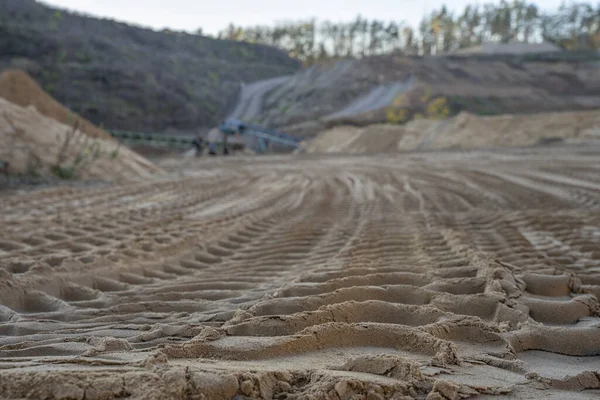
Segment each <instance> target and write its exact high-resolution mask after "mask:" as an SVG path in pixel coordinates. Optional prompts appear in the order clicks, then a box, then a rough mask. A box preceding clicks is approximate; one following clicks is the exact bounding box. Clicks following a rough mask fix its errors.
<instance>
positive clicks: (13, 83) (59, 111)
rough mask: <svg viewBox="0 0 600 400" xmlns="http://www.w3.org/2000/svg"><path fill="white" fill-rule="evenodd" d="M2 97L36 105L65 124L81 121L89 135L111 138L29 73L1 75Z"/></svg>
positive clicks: (0, 88)
mask: <svg viewBox="0 0 600 400" xmlns="http://www.w3.org/2000/svg"><path fill="white" fill-rule="evenodd" d="M0 97H3V98H5V99H6V100H8V101H10V102H11V103H14V104H17V105H20V106H22V107H27V106H34V107H35V108H36V110H38V111H39V112H40V113H41V114H42V115H45V116H46V117H49V118H52V119H54V120H56V121H58V122H61V123H63V124H65V125H72V124H74V123H75V120H78V121H79V128H80V129H81V131H83V132H85V133H86V134H87V135H88V136H91V137H97V138H103V139H110V138H111V136H110V134H108V133H107V132H105V131H103V130H102V129H100V128H98V127H96V126H94V124H92V123H91V122H89V121H87V120H85V119H83V118H81V117H80V116H78V115H76V114H74V113H73V112H72V111H70V110H69V109H67V108H66V107H64V106H63V105H62V104H60V103H59V102H57V101H56V100H54V99H53V98H52V97H51V96H49V95H48V94H47V93H46V92H44V91H43V90H42V88H41V87H40V86H39V85H38V84H37V83H36V82H35V81H34V80H33V79H31V77H30V76H29V75H27V73H25V72H23V71H20V70H7V71H4V72H3V73H2V74H1V75H0Z"/></svg>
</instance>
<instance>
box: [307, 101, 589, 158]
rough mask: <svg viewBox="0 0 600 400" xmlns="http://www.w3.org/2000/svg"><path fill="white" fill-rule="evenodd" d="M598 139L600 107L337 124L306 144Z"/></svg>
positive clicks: (391, 148) (364, 147)
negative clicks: (357, 125)
mask: <svg viewBox="0 0 600 400" xmlns="http://www.w3.org/2000/svg"><path fill="white" fill-rule="evenodd" d="M553 140H554V141H556V140H559V141H568V142H582V141H598V140H600V111H577V112H570V111H567V112H552V113H539V114H528V115H516V114H507V115H498V116H488V117H485V116H476V115H472V114H469V113H461V114H459V115H457V116H456V117H453V118H449V119H447V120H441V121H438V120H428V119H421V120H414V121H411V122H409V123H407V124H405V125H385V124H373V125H368V126H365V127H354V126H338V127H335V128H332V129H329V130H326V131H323V132H321V133H320V134H319V135H318V136H317V137H316V138H315V139H313V140H312V141H310V142H307V145H306V147H305V149H306V151H307V152H309V153H351V154H360V153H377V152H396V151H407V150H428V149H447V148H460V149H476V148H495V147H519V146H532V145H536V144H543V143H544V142H548V141H553Z"/></svg>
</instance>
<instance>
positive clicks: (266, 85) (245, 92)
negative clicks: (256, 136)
mask: <svg viewBox="0 0 600 400" xmlns="http://www.w3.org/2000/svg"><path fill="white" fill-rule="evenodd" d="M290 78H291V77H289V76H282V77H279V78H273V79H267V80H263V81H258V82H254V83H251V84H249V85H242V91H241V93H240V98H239V100H238V103H237V105H236V107H235V109H234V110H233V111H232V112H231V114H229V116H228V118H233V119H241V120H242V121H249V120H251V119H252V118H254V117H256V116H257V115H258V114H260V112H261V111H262V103H263V100H264V97H265V96H266V95H267V93H269V92H270V91H271V90H273V89H275V88H277V87H278V86H281V85H283V84H285V83H286V82H287V81H289V80H290Z"/></svg>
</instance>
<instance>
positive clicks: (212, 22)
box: [43, 0, 562, 34]
mask: <svg viewBox="0 0 600 400" xmlns="http://www.w3.org/2000/svg"><path fill="white" fill-rule="evenodd" d="M561 1H562V0H540V1H537V2H536V4H538V6H539V7H540V8H541V9H544V10H552V9H556V8H558V6H559V5H560V3H561ZM43 2H44V3H46V4H50V5H53V6H57V7H60V8H66V9H70V10H75V11H80V12H84V13H87V14H92V15H94V16H99V17H107V18H112V19H115V20H118V21H123V22H130V23H135V24H137V25H141V26H144V27H150V28H154V29H163V28H170V29H172V30H178V31H188V32H193V31H195V30H197V29H198V28H202V30H203V32H204V33H208V34H216V33H218V32H219V31H220V30H222V29H224V28H225V27H227V25H228V24H229V23H230V22H233V23H234V24H235V25H238V26H251V25H272V24H274V23H276V22H280V21H294V20H301V19H309V18H312V17H316V18H317V19H319V20H331V21H350V20H352V19H354V17H356V16H357V15H358V14H361V15H362V16H363V17H367V18H369V19H379V20H384V21H390V20H395V21H406V22H408V23H409V24H410V25H412V26H414V27H416V26H418V23H419V21H420V20H421V17H422V16H423V15H424V14H425V13H428V12H430V11H431V10H434V9H438V8H439V7H440V6H441V5H442V4H446V5H447V6H448V8H449V9H450V10H462V9H463V8H464V6H465V5H467V4H474V3H475V4H476V3H481V4H482V3H485V2H487V1H477V0H446V1H444V0H299V1H290V0H44V1H43Z"/></svg>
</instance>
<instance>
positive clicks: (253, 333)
mask: <svg viewBox="0 0 600 400" xmlns="http://www.w3.org/2000/svg"><path fill="white" fill-rule="evenodd" d="M599 153H600V151H598V149H593V148H585V149H577V148H567V147H564V148H554V149H545V150H543V151H542V150H539V149H532V150H521V151H516V150H513V151H511V152H508V151H505V152H471V153H453V152H447V153H429V154H427V153H422V154H412V155H406V156H398V155H395V156H394V155H387V156H383V155H381V156H376V157H367V156H362V157H328V158H322V157H314V156H309V157H305V158H296V159H291V158H282V157H273V158H269V157H265V158H261V159H244V158H239V159H230V160H219V161H218V162H215V161H213V160H199V161H197V160H194V161H186V162H187V163H188V165H187V166H184V167H182V166H181V165H180V164H179V165H180V166H179V167H177V165H178V164H176V163H172V164H169V165H168V166H167V165H166V164H165V168H167V169H169V168H170V169H172V170H173V169H177V168H179V170H178V171H177V172H178V175H179V177H178V178H173V179H171V180H167V181H165V180H161V181H147V182H141V183H135V184H128V185H113V186H110V187H108V188H105V187H103V188H94V187H89V188H85V189H80V190H75V189H66V188H55V189H44V190H40V191H38V192H33V193H30V194H27V195H19V194H16V195H12V196H5V197H2V198H0V202H1V203H0V204H1V206H2V209H3V210H4V212H3V213H2V215H1V216H0V218H1V222H2V225H3V230H2V231H1V232H0V266H1V268H0V377H1V378H2V379H0V398H9V399H10V398H44V399H73V398H74V399H86V400H89V399H109V398H119V397H129V398H136V399H141V398H144V399H169V398H173V399H175V398H189V399H201V398H210V399H213V398H215V399H219V398H222V399H230V398H289V399H294V398H298V399H304V398H313V399H359V398H360V399H369V400H373V399H383V398H394V399H402V398H405V399H408V398H427V399H459V398H468V397H472V396H476V395H478V396H482V397H481V398H488V397H486V396H490V397H491V396H499V397H500V398H502V397H503V396H504V397H506V398H539V397H540V396H541V397H544V398H590V399H591V398H594V397H596V396H598V388H599V387H600V379H599V378H600V346H599V343H600V341H599V340H598V337H599V335H600V318H599V312H600V305H599V302H598V295H600V253H599V252H598V243H599V240H600V218H599V213H598V210H599V208H600V179H599V177H600V175H599V174H598V172H599V169H598V164H597V159H598V154H599ZM282 160H285V162H282ZM236 396H237V397H236Z"/></svg>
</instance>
